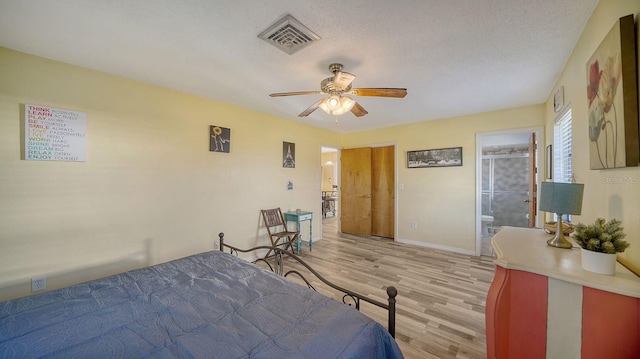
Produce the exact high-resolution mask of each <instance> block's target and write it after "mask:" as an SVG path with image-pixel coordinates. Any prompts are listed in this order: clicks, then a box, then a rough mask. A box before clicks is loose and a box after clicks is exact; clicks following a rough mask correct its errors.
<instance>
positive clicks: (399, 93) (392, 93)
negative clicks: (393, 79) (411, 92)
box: [349, 88, 407, 98]
mask: <svg viewBox="0 0 640 359" xmlns="http://www.w3.org/2000/svg"><path fill="white" fill-rule="evenodd" d="M349 93H350V94H351V95H356V96H380V97H398V98H402V97H405V96H407V89H403V88H358V89H352V90H351V91H349Z"/></svg>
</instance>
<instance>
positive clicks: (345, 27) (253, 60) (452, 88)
mask: <svg viewBox="0 0 640 359" xmlns="http://www.w3.org/2000/svg"><path fill="white" fill-rule="evenodd" d="M596 4H597V0H413V1H412V0H404V1H380V0H357V1H336V0H324V1H316V0H296V1H292V0H288V1H286V0H270V1H265V0H238V1H229V0H184V1H176V0H148V1H143V0H136V1H130V0H112V1H99V0H93V1H89V0H56V1H51V0H1V1H0V46H3V47H7V48H10V49H14V50H18V51H22V52H26V53H30V54H35V55H39V56H42V57H46V58H50V59H54V60H59V61H62V62H66V63H70V64H74V65H79V66H83V67H88V68H91V69H96V70H99V71H104V72H107V73H111V74H115V75H119V76H124V77H128V78H132V79H136V80H140V81H143V82H147V83H150V84H155V85H159V86H163V87H168V88H172V89H176V90H180V91H184V92H188V93H192V94H195V95H199V96H203V97H206V98H210V99H214V100H217V101H221V102H225V103H230V104H234V105H238V106H242V107H245V108H249V109H252V110H255V111H259V112H263V113H267V114H270V115H273V116H277V117H282V118H287V119H291V120H295V121H301V122H303V123H306V124H309V125H312V126H316V127H322V128H327V129H330V130H333V131H337V132H342V133H346V132H353V131H359V130H366V129H374V128H381V127H388V126H393V125H398V124H405V123H412V122H420V121H427V120H433V119H440V118H446V117H452V116H458V115H465V114H473V113H480V112H486V111H492V110H498V109H504V108H512V107H519V106H526V105H533V104H539V103H542V102H544V101H545V100H546V98H547V96H548V95H549V94H550V93H551V91H552V86H553V84H554V82H555V80H556V79H557V78H558V76H559V74H560V72H561V70H562V69H563V67H564V65H565V63H566V61H567V59H568V57H569V55H570V53H571V51H572V50H573V48H574V46H575V44H576V42H577V41H578V37H579V35H580V33H581V32H582V30H583V29H584V26H585V24H586V22H587V20H588V18H589V16H590V15H591V13H592V11H593V9H594V8H595V6H596ZM287 14H291V15H292V16H294V17H295V18H296V19H297V20H299V21H300V22H301V23H303V24H304V25H306V26H307V27H309V28H310V29H311V30H312V31H314V32H315V33H316V34H318V35H319V36H320V38H321V40H319V41H318V42H316V43H314V44H311V45H309V46H308V47H306V48H304V49H302V50H301V51H299V52H297V53H295V54H293V55H288V54H286V53H284V52H282V51H281V50H278V49H277V48H275V47H273V46H272V45H269V44H268V43H266V42H264V41H262V40H260V39H259V38H258V37H257V35H258V34H260V33H261V32H262V31H263V30H265V29H266V28H267V27H269V26H270V25H272V24H273V23H274V22H276V21H277V20H279V19H280V18H282V17H283V16H285V15H287ZM333 62H340V63H343V64H344V66H345V68H344V71H347V72H350V73H353V74H355V75H357V78H356V79H355V80H354V82H353V86H354V87H405V88H407V90H408V95H407V97H405V98H404V99H393V98H377V97H357V98H356V100H357V101H358V103H360V104H361V105H362V106H363V107H364V108H365V109H366V110H368V111H369V114H368V115H366V116H364V117H360V118H356V117H355V116H353V115H352V114H351V113H347V114H345V115H342V116H340V117H339V118H338V120H339V123H338V124H335V120H334V118H333V117H332V116H330V115H328V114H326V113H325V112H323V111H322V110H316V111H315V112H314V113H312V114H311V115H310V116H309V117H306V118H299V117H297V114H298V113H300V112H302V111H303V110H304V109H306V108H307V107H309V106H310V105H311V104H313V103H314V102H315V101H317V99H318V98H319V95H307V96H295V97H281V98H271V97H269V96H268V94H269V93H272V92H288V91H308V90H319V87H320V81H321V80H322V79H324V78H326V77H329V76H330V75H331V74H330V73H329V72H328V70H327V67H328V65H329V64H330V63H333ZM228 125H229V126H233V124H232V123H229V124H228Z"/></svg>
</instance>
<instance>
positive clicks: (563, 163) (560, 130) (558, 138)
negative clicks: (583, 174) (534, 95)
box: [553, 106, 573, 183]
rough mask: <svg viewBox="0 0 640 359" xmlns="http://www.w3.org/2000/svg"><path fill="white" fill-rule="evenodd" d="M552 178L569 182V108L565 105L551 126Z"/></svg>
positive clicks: (555, 180)
mask: <svg viewBox="0 0 640 359" xmlns="http://www.w3.org/2000/svg"><path fill="white" fill-rule="evenodd" d="M553 144H554V146H553V147H554V148H553V180H554V182H567V183H569V182H571V180H572V174H573V172H572V169H571V108H570V107H569V106H567V109H566V111H565V112H563V113H562V114H561V115H560V116H558V118H557V119H556V123H555V125H554V127H553Z"/></svg>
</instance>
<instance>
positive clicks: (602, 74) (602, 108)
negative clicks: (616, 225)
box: [587, 15, 640, 169]
mask: <svg viewBox="0 0 640 359" xmlns="http://www.w3.org/2000/svg"><path fill="white" fill-rule="evenodd" d="M634 32H635V29H634V23H633V15H628V16H625V17H622V18H620V19H619V20H618V21H617V22H616V24H615V25H614V27H613V28H612V29H611V31H609V33H608V34H607V36H606V37H605V38H604V40H602V43H601V44H600V46H599V47H598V49H597V50H596V51H595V52H594V54H593V56H591V59H589V62H587V100H588V105H589V112H588V113H589V162H590V168H591V169H605V168H616V167H630V166H638V162H639V161H640V144H639V142H638V87H637V76H636V49H635V41H634V40H635V36H634Z"/></svg>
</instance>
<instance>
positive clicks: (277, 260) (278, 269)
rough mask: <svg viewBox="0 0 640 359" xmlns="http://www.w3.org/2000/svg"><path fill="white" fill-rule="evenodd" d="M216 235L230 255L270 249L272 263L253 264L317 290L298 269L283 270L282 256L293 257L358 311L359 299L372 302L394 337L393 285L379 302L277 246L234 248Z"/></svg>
mask: <svg viewBox="0 0 640 359" xmlns="http://www.w3.org/2000/svg"><path fill="white" fill-rule="evenodd" d="M218 237H220V251H221V252H224V251H225V248H228V249H229V253H230V254H232V255H235V256H237V255H238V253H248V252H252V251H255V250H267V251H269V250H271V251H272V252H273V253H274V255H273V256H272V257H270V258H273V265H272V263H270V262H269V261H268V260H267V258H258V259H256V260H255V261H253V263H254V264H257V263H259V262H264V263H266V264H267V266H268V267H269V269H270V270H271V271H272V272H274V273H275V274H277V275H279V276H282V277H287V276H289V275H290V274H291V275H297V276H298V277H300V278H301V279H302V280H303V281H304V282H305V283H306V284H307V286H308V287H309V288H311V289H313V290H315V291H316V292H317V290H316V289H315V288H314V287H313V286H312V285H311V283H310V282H309V281H308V280H307V279H306V278H305V277H304V276H303V275H302V274H301V273H300V272H298V271H296V270H288V271H286V272H285V270H284V256H285V255H286V256H288V257H289V258H292V259H294V260H295V261H297V262H298V263H300V264H302V265H303V266H304V267H305V268H307V269H308V270H309V272H311V274H313V275H314V276H315V277H316V278H318V279H319V280H320V281H321V282H323V283H324V284H326V285H328V286H329V287H331V288H333V289H335V290H337V291H339V292H341V293H344V295H343V296H342V302H343V303H344V304H347V305H349V306H353V307H355V308H356V309H357V310H358V311H359V310H360V301H365V302H367V303H370V304H373V305H375V306H377V307H380V308H383V309H384V310H386V311H387V318H388V325H387V330H388V331H389V334H391V336H392V337H393V338H395V337H396V296H397V295H398V290H397V289H396V288H395V287H394V286H389V287H387V296H388V303H382V302H379V301H377V300H375V299H371V298H368V297H367V296H365V295H362V294H359V293H356V292H354V291H351V290H349V289H345V288H342V287H340V286H338V285H336V284H333V283H331V282H330V281H328V280H326V279H325V278H324V277H322V276H321V275H320V274H318V272H316V271H315V270H314V269H313V268H311V267H310V266H309V265H308V264H307V263H306V262H305V261H304V260H302V258H300V257H298V256H297V255H295V254H293V253H291V252H288V251H286V250H284V249H282V248H279V247H269V246H258V247H254V248H250V249H240V248H236V247H233V246H230V245H228V244H225V243H224V233H222V232H220V234H218ZM350 301H352V302H353V303H351V302H350Z"/></svg>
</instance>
